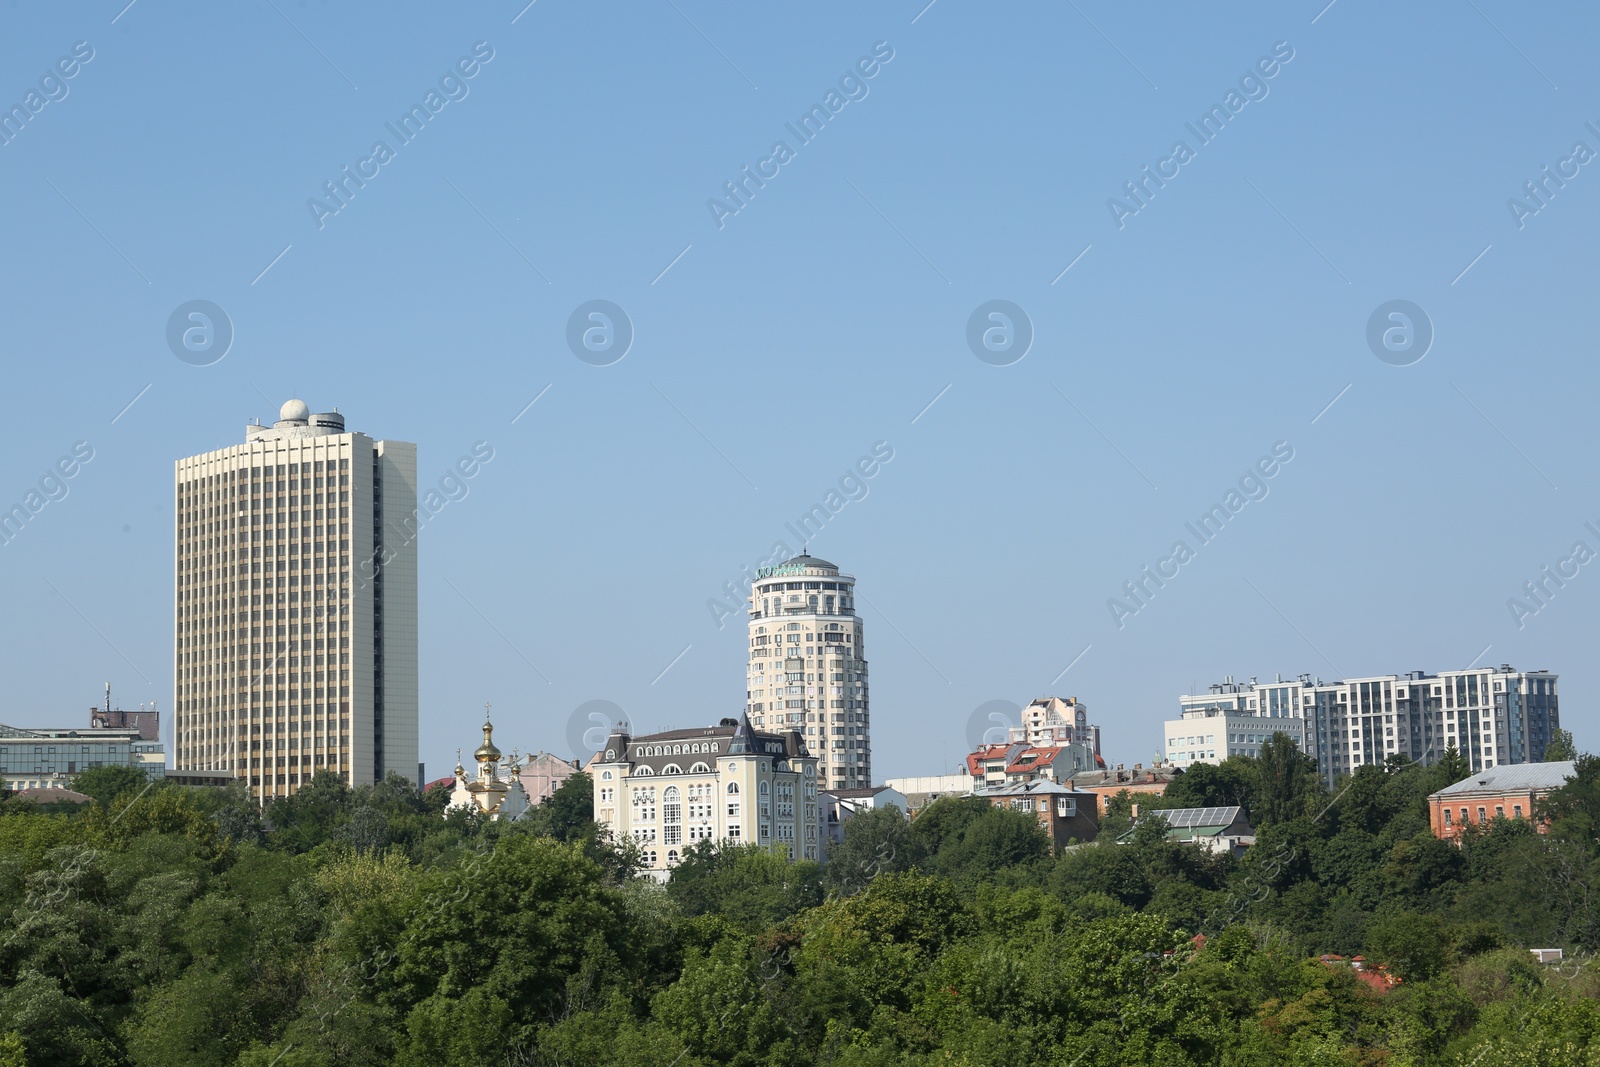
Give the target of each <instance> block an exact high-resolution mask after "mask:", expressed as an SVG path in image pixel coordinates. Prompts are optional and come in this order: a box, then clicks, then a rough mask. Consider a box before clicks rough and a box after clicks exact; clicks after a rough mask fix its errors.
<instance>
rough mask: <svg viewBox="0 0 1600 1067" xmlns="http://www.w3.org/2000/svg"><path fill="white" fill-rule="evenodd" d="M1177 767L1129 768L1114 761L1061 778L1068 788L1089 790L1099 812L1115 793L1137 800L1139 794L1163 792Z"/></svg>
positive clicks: (1154, 794)
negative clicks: (1104, 765)
mask: <svg viewBox="0 0 1600 1067" xmlns="http://www.w3.org/2000/svg"><path fill="white" fill-rule="evenodd" d="M1176 772H1177V768H1175V767H1173V766H1172V765H1170V764H1160V765H1152V766H1149V767H1146V766H1144V765H1143V764H1141V763H1135V764H1134V765H1133V766H1132V767H1131V768H1127V767H1124V766H1123V765H1122V764H1120V763H1119V764H1117V765H1116V766H1115V767H1110V768H1101V769H1099V770H1089V771H1079V772H1077V773H1075V774H1073V775H1072V776H1071V777H1069V778H1066V779H1063V780H1062V784H1063V785H1065V786H1066V787H1067V788H1068V789H1074V790H1077V791H1079V792H1084V793H1093V794H1094V795H1095V796H1097V797H1099V799H1100V814H1101V815H1104V814H1106V812H1108V811H1110V810H1111V800H1112V798H1113V797H1115V796H1117V794H1119V793H1127V794H1129V795H1130V796H1132V797H1133V798H1135V799H1136V800H1137V798H1139V797H1141V796H1154V797H1158V796H1161V795H1162V794H1164V793H1165V792H1166V791H1167V786H1168V785H1169V784H1170V783H1171V782H1172V779H1173V777H1174V775H1175V774H1176Z"/></svg>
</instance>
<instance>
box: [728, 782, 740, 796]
mask: <svg viewBox="0 0 1600 1067" xmlns="http://www.w3.org/2000/svg"><path fill="white" fill-rule="evenodd" d="M738 792H739V783H738V782H729V783H728V795H729V796H734V795H735V794H737V793H738Z"/></svg>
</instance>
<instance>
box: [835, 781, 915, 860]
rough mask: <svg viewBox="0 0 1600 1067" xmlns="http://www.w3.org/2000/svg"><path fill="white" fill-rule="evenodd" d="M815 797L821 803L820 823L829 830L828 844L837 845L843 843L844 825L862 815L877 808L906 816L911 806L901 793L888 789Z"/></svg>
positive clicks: (840, 791)
mask: <svg viewBox="0 0 1600 1067" xmlns="http://www.w3.org/2000/svg"><path fill="white" fill-rule="evenodd" d="M817 796H818V798H819V799H820V800H821V802H822V822H823V825H824V826H826V827H827V828H828V843H829V844H832V845H837V844H838V843H839V842H841V841H843V840H844V824H845V823H847V822H849V821H850V818H851V817H852V816H854V815H857V814H859V813H861V812H863V811H875V810H876V809H878V808H887V807H891V806H892V807H894V808H897V809H898V810H899V812H900V814H901V816H905V815H906V813H907V812H908V811H909V810H910V807H911V805H910V804H909V803H908V802H907V800H906V796H905V794H904V793H902V792H900V791H899V790H898V789H895V788H893V787H892V786H887V785H873V786H867V787H866V788H865V789H821V790H818V791H817Z"/></svg>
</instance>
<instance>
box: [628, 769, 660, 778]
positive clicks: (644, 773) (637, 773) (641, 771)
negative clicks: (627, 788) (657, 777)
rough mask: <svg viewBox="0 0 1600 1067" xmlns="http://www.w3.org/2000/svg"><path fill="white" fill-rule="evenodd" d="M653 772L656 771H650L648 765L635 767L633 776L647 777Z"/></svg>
mask: <svg viewBox="0 0 1600 1067" xmlns="http://www.w3.org/2000/svg"><path fill="white" fill-rule="evenodd" d="M655 773H656V772H655V771H652V770H651V769H650V768H649V767H635V768H634V769H633V776H634V777H635V778H648V777H650V776H651V775H652V774H655Z"/></svg>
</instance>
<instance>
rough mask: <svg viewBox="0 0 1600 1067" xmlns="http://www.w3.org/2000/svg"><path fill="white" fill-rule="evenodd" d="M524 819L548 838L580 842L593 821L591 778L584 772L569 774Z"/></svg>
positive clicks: (592, 786) (592, 784) (592, 783)
mask: <svg viewBox="0 0 1600 1067" xmlns="http://www.w3.org/2000/svg"><path fill="white" fill-rule="evenodd" d="M526 818H528V819H531V820H532V824H533V828H534V830H535V831H536V832H538V833H541V834H544V835H545V836H547V837H553V838H555V839H556V840H557V841H565V842H571V841H577V840H580V839H581V838H582V837H583V836H584V835H585V832H586V830H587V828H588V826H589V825H590V824H591V823H593V822H594V779H593V778H590V777H589V775H587V774H586V773H584V772H583V771H579V772H578V773H577V774H574V775H570V776H569V777H568V778H567V780H566V781H564V782H562V783H561V785H560V786H558V787H557V788H556V790H555V792H553V793H551V794H550V795H549V796H547V797H545V798H544V800H543V801H542V802H541V803H540V804H539V805H538V806H537V807H535V808H534V809H533V810H532V811H530V812H529V813H528V814H527V816H526Z"/></svg>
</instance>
